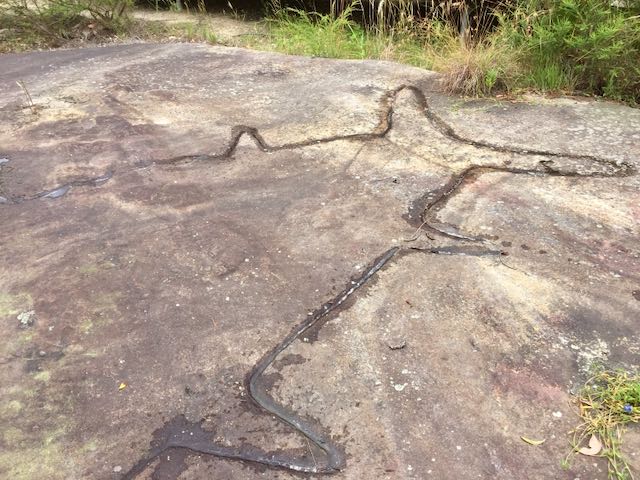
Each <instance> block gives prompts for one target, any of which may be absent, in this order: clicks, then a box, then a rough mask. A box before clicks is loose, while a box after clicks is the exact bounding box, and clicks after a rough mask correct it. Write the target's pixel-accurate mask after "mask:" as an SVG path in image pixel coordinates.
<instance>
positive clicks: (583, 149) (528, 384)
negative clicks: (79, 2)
mask: <svg viewBox="0 0 640 480" xmlns="http://www.w3.org/2000/svg"><path fill="white" fill-rule="evenodd" d="M17 80H21V81H23V82H24V85H25V86H26V87H27V89H28V90H29V93H30V95H31V97H32V98H33V100H34V106H33V108H30V107H29V106H28V105H27V104H26V100H25V98H24V93H23V91H22V89H21V88H20V87H19V86H18V85H16V81H17ZM435 82H436V79H435V78H434V76H433V75H431V74H429V73H428V72H424V71H421V70H416V69H412V68H408V67H403V66H399V65H395V64H389V63H384V62H348V61H331V60H324V59H308V58H298V57H285V56H280V55H274V54H266V53H257V52H249V51H246V50H240V49H229V48H217V47H209V46H203V45H147V44H138V45H128V46H117V47H107V48H100V49H86V50H69V51H58V52H42V53H32V54H24V55H6V56H4V57H1V58H0V159H2V161H0V223H1V225H2V229H1V230H0V244H1V245H2V249H1V250H0V268H1V269H2V273H1V275H0V317H1V318H2V323H0V328H1V329H2V331H1V335H2V341H1V342H0V346H1V347H0V381H1V385H2V387H1V390H0V392H1V393H0V418H1V420H2V426H3V435H2V437H1V438H0V442H1V445H2V448H0V476H1V477H3V478H5V477H6V478H16V479H19V478H20V479H31V478H51V479H58V478H60V479H63V478H64V479H73V478H78V479H80V478H82V479H103V478H128V479H133V478H138V479H142V478H152V479H177V478H180V479H204V478H216V479H231V478H242V479H245V478H246V479H254V478H255V479H257V478H273V479H276V478H278V479H287V478H300V477H301V476H306V475H311V473H304V471H307V472H319V473H322V472H333V476H334V478H344V479H362V478H380V479H384V478H389V479H395V478H416V479H425V478H461V479H462V478H464V479H471V478H486V479H494V478H502V479H511V478H531V479H540V478H554V479H565V478H566V479H573V478H578V477H579V478H603V479H604V478H606V464H605V463H604V462H603V461H602V460H600V459H596V460H594V459H593V458H589V459H587V458H586V457H585V458H577V459H576V460H575V461H574V462H573V463H572V465H571V467H570V468H569V469H563V468H562V467H561V461H562V459H563V458H564V457H565V456H566V454H567V453H568V451H569V448H570V447H569V444H568V436H567V433H568V432H569V431H570V430H571V429H572V427H573V426H575V424H576V416H575V411H574V406H572V404H571V392H572V391H575V389H577V388H579V386H580V385H581V384H582V383H583V382H584V381H585V380H586V379H587V377H588V375H589V371H590V369H591V368H592V367H593V365H594V364H596V363H603V364H605V365H607V366H610V367H622V368H627V369H633V368H637V367H638V365H639V363H640V347H639V346H638V345H640V341H639V340H640V339H639V338H638V333H637V332H638V318H639V316H638V314H639V313H640V301H639V300H638V299H639V298H640V296H639V295H638V291H639V290H640V247H639V245H640V244H639V243H638V240H637V239H638V234H639V233H640V232H639V230H640V227H639V224H638V220H639V219H640V190H639V187H640V180H639V177H638V175H637V174H636V172H637V169H638V168H639V167H640V141H638V135H639V133H638V132H640V112H639V111H638V110H634V109H630V108H627V107H623V106H619V105H615V104H608V103H596V102H587V101H584V100H573V99H559V100H553V101H549V100H541V99H535V98H534V99H531V100H530V101H521V102H517V103H496V102H492V101H464V100H460V99H452V98H447V97H444V96H441V95H439V94H438V93H436V83H435ZM25 312H26V313H30V312H36V314H34V315H33V318H35V319H36V320H35V321H33V322H28V326H27V327H28V328H25V322H24V321H23V320H24V319H25V318H26V317H25ZM29 319H31V316H29ZM301 431H302V432H304V433H305V434H306V437H305V436H304V435H302V434H301V433H300V432H301ZM635 433H636V432H633V431H632V432H630V436H629V439H630V440H629V443H628V447H627V448H628V449H629V454H630V455H631V456H630V458H631V460H632V463H633V462H636V464H637V459H635V457H634V456H633V455H632V454H633V453H634V452H637V451H638V449H637V435H635ZM521 436H526V437H531V438H544V439H546V442H545V443H544V444H543V445H541V446H532V445H528V444H526V443H524V442H522V441H521V440H520V437H521ZM634 445H635V447H634ZM278 467H279V468H278ZM293 470H302V473H301V472H299V471H293Z"/></svg>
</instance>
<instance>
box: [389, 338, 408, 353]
mask: <svg viewBox="0 0 640 480" xmlns="http://www.w3.org/2000/svg"><path fill="white" fill-rule="evenodd" d="M386 343H387V347H389V348H390V349H391V350H400V349H401V348H404V347H405V346H406V345H407V341H406V340H405V339H404V338H402V337H396V338H390V339H388V340H387V342H386Z"/></svg>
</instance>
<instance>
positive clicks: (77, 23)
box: [0, 0, 133, 49]
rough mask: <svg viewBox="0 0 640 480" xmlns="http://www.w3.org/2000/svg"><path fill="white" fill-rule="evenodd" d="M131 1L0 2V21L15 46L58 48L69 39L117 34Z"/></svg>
mask: <svg viewBox="0 0 640 480" xmlns="http://www.w3.org/2000/svg"><path fill="white" fill-rule="evenodd" d="M132 4H133V2H132V0H0V20H1V22H2V25H3V27H5V28H6V31H10V32H11V37H10V38H9V39H8V40H6V41H7V42H9V41H11V42H13V43H14V44H15V45H17V46H18V49H19V46H20V44H22V45H23V46H25V47H27V48H28V47H31V46H59V45H62V44H63V43H64V42H65V41H68V40H69V39H73V38H83V39H87V38H90V37H92V36H96V35H98V34H99V33H120V32H122V31H123V30H124V29H125V28H126V26H127V24H128V21H129V17H128V12H129V9H130V8H131V6H132Z"/></svg>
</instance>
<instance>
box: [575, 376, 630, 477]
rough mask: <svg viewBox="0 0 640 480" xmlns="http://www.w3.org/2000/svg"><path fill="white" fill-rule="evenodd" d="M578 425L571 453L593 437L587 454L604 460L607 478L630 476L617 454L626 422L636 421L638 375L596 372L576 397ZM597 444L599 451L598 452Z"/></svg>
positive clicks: (623, 461) (627, 468)
mask: <svg viewBox="0 0 640 480" xmlns="http://www.w3.org/2000/svg"><path fill="white" fill-rule="evenodd" d="M577 401H578V406H579V408H580V418H581V419H582V423H581V424H580V425H579V426H578V428H576V429H575V431H574V432H573V447H574V448H573V451H572V453H577V452H581V453H584V451H581V446H582V445H583V444H585V443H586V442H587V441H588V440H589V439H591V438H592V437H595V438H596V439H597V440H596V443H597V445H598V446H597V447H596V448H595V449H594V450H593V451H592V452H588V453H587V454H589V455H594V456H595V455H598V456H602V457H605V458H607V460H608V462H609V478H611V479H615V480H629V479H632V478H633V474H632V472H631V470H630V468H629V465H628V464H627V462H626V460H625V458H624V457H623V455H622V453H621V451H620V445H621V442H622V434H623V432H624V428H625V426H626V425H628V424H629V423H638V422H640V375H637V374H629V373H627V372H624V371H615V372H610V371H606V370H600V371H597V372H596V373H595V374H594V375H593V377H592V378H591V379H589V381H588V382H587V383H586V384H585V386H584V388H583V389H582V391H581V392H580V394H579V395H578V398H577ZM600 444H601V447H602V449H601V451H598V450H600V448H599V447H600Z"/></svg>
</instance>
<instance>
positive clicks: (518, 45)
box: [254, 0, 640, 103]
mask: <svg viewBox="0 0 640 480" xmlns="http://www.w3.org/2000/svg"><path fill="white" fill-rule="evenodd" d="M403 1H404V0H399V1H397V2H395V3H391V4H389V3H388V2H387V3H385V2H384V1H383V0H381V1H380V2H379V3H378V5H379V7H382V6H385V5H387V7H386V9H383V8H378V12H377V13H378V15H377V17H376V19H375V20H374V21H371V22H370V23H368V24H367V23H366V22H364V25H362V24H361V23H356V22H355V21H353V20H352V14H353V13H354V12H356V11H358V10H359V7H358V4H352V5H351V6H350V7H348V8H346V9H344V10H342V12H341V13H340V14H323V15H321V14H317V13H308V12H304V11H300V10H291V9H284V10H283V9H280V10H276V11H275V13H274V14H273V15H272V17H271V18H270V20H269V26H270V34H271V37H272V39H271V42H270V43H269V44H263V45H262V48H271V49H275V50H278V51H282V52H285V53H294V54H301V55H316V56H325V57H333V58H380V59H391V60H396V61H399V62H403V63H409V64H411V65H416V66H421V67H426V68H433V69H435V70H438V71H440V72H442V73H443V74H444V76H443V81H444V85H445V87H446V89H447V90H448V91H450V92H459V93H463V94H467V95H486V94H489V93H492V92H495V91H497V90H503V91H514V90H515V91H517V90H531V89H532V90H536V91H541V92H549V91H552V92H565V93H573V92H578V93H583V94H589V95H603V96H605V97H608V98H612V99H617V100H624V101H627V102H629V103H637V102H639V101H640V0H629V1H627V2H624V3H623V6H615V5H613V4H612V3H611V1H610V0H521V1H519V2H516V3H514V4H504V3H501V4H497V5H494V6H493V7H492V8H488V7H485V8H484V10H482V9H479V8H478V5H480V6H482V5H484V3H483V2H480V3H478V4H471V3H469V2H467V3H463V4H462V5H464V8H463V9H460V7H457V9H458V10H457V11H453V7H451V5H453V2H448V3H447V2H445V3H444V4H441V5H445V7H442V9H440V10H438V9H436V10H434V11H432V12H430V13H429V15H428V16H426V17H425V16H423V17H420V16H419V15H418V13H417V12H415V11H414V10H413V8H414V7H413V5H414V4H413V3H403ZM618 1H619V2H622V1H623V0H618ZM389 5H393V8H391V7H389ZM447 5H449V6H448V7H446V6H447ZM458 5H460V4H459V3H458ZM469 11H472V12H475V15H474V16H473V17H472V18H473V19H475V21H474V22H473V23H469V24H467V26H466V28H463V27H464V25H465V21H467V20H468V17H467V16H463V15H462V13H461V12H469ZM361 16H363V17H364V18H371V15H361ZM465 19H467V20H465ZM254 46H256V45H254ZM258 48H260V46H258Z"/></svg>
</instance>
